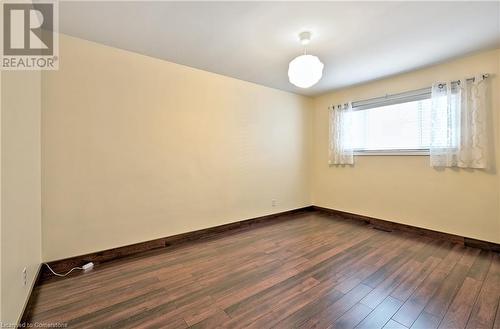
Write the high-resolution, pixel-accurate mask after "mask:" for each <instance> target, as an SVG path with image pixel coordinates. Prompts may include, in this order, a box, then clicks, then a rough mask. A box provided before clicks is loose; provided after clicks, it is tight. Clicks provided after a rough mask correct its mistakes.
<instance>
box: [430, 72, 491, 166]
mask: <svg viewBox="0 0 500 329" xmlns="http://www.w3.org/2000/svg"><path fill="white" fill-rule="evenodd" d="M486 115H487V114H486V80H485V79H484V78H483V76H482V75H481V76H476V77H474V79H461V80H459V81H457V82H451V81H448V82H443V83H436V84H434V85H433V86H432V110H431V118H432V124H431V146H430V159H431V166H433V167H460V168H486V167H487V165H488V135H487V129H486V128H487V121H486V119H487V118H486Z"/></svg>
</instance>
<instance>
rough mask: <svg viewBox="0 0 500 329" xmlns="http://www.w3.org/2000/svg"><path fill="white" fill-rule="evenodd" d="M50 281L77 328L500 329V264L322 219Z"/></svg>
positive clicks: (45, 286)
mask: <svg viewBox="0 0 500 329" xmlns="http://www.w3.org/2000/svg"><path fill="white" fill-rule="evenodd" d="M289 217H290V218H288V219H287V220H285V221H277V222H273V223H270V224H266V225H259V226H257V227H252V228H250V229H246V230H243V231H239V232H235V233H233V234H230V235H223V236H220V237H216V238H213V239H210V240H205V241H197V242H192V243H189V244H185V245H181V246H177V247H175V248H172V249H165V250H161V251H155V252H149V253H146V254H143V255H140V256H136V257H131V258H126V259H121V260H116V261H112V262H109V263H104V264H101V265H100V266H98V267H96V268H95V269H94V270H93V271H91V272H88V273H85V274H77V275H74V276H71V277H67V278H64V279H50V280H46V281H44V282H42V283H41V284H40V285H39V286H37V287H36V288H35V290H34V292H33V298H34V303H33V304H32V305H31V307H30V308H29V309H28V310H27V319H28V320H29V321H30V322H31V323H34V324H35V323H36V324H38V325H40V324H45V325H54V324H55V325H57V324H62V325H67V327H68V328H259V329H262V328H369V329H376V328H385V329H388V328H391V329H395V328H397V329H405V328H413V329H433V328H452V329H459V328H467V329H483V328H484V329H486V328H500V308H499V299H500V256H499V254H498V253H494V252H488V251H482V250H479V249H474V248H470V247H464V246H461V245H458V244H452V243H450V242H443V241H438V240H432V239H430V238H426V237H422V236H413V235H410V234H406V233H397V232H384V231H380V230H376V229H373V228H371V227H369V226H367V225H362V224H360V223H356V222H353V221H349V220H344V219H339V218H334V217H332V216H329V215H325V214H322V213H319V212H309V213H305V214H299V215H291V216H289Z"/></svg>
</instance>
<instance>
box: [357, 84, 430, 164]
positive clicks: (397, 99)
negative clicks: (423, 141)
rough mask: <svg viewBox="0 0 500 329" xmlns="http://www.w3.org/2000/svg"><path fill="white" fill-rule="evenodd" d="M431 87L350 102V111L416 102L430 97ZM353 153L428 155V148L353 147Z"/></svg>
mask: <svg viewBox="0 0 500 329" xmlns="http://www.w3.org/2000/svg"><path fill="white" fill-rule="evenodd" d="M431 92H432V89H431V88H430V87H427V88H422V89H417V90H411V91H406V92H402V93H398V94H392V95H389V94H387V95H385V96H382V97H376V98H370V99H366V100H360V101H356V102H352V111H363V110H369V109H373V108H377V107H382V106H387V105H396V104H402V103H408V102H416V101H421V100H425V99H430V98H431ZM353 153H354V155H361V156H364V155H367V156H371V155H389V156H391V155H396V156H400V155H404V156H428V155H430V149H429V148H422V149H388V150H362V149H353Z"/></svg>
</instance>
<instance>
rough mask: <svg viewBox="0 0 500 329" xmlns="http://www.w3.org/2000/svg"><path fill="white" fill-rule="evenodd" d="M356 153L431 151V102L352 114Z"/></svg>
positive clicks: (413, 103) (383, 107)
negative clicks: (410, 150) (362, 151)
mask: <svg viewBox="0 0 500 329" xmlns="http://www.w3.org/2000/svg"><path fill="white" fill-rule="evenodd" d="M351 115H352V128H353V134H352V136H353V140H352V145H351V146H352V147H353V148H354V149H355V150H409V149H427V148H429V144H430V127H431V126H430V125H431V100H430V99H425V100H420V101H413V102H406V103H401V104H395V105H388V106H381V107H377V108H371V109H368V110H360V111H353V112H352V114H351Z"/></svg>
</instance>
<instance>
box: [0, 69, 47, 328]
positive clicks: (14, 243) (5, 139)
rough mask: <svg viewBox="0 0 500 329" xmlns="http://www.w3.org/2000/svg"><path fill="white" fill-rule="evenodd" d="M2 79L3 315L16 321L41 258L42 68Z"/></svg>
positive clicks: (5, 74) (7, 321)
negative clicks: (23, 277)
mask: <svg viewBox="0 0 500 329" xmlns="http://www.w3.org/2000/svg"><path fill="white" fill-rule="evenodd" d="M1 80H2V83H1V92H2V98H1V182H2V184H1V205H2V207H1V219H2V221H1V261H2V264H1V294H0V299H1V314H2V317H1V321H2V322H3V323H5V324H12V323H14V324H15V323H17V321H18V320H19V318H20V316H21V313H22V310H23V308H24V305H25V303H26V301H27V298H28V295H29V292H30V289H31V287H32V285H33V283H34V279H35V276H36V273H37V271H38V269H39V266H40V262H41V200H40V191H41V186H40V181H41V177H40V175H41V170H40V112H41V94H40V92H41V74H40V72H29V71H26V72H2V75H1ZM24 267H26V269H27V284H26V285H24V284H23V280H22V270H23V268H24Z"/></svg>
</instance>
